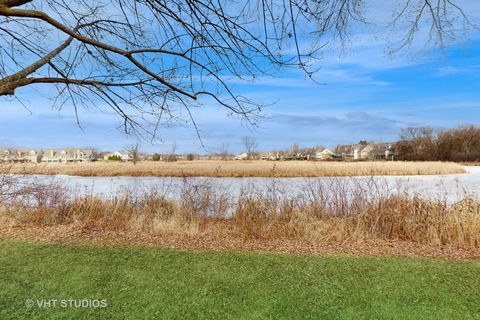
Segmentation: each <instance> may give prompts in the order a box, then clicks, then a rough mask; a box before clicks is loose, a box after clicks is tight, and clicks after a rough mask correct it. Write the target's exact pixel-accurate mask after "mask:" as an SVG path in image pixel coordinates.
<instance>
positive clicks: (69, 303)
mask: <svg viewBox="0 0 480 320" xmlns="http://www.w3.org/2000/svg"><path fill="white" fill-rule="evenodd" d="M25 306H26V307H27V308H106V307H107V306H108V303H107V300H105V299H102V300H96V299H95V300H92V299H81V300H78V299H35V300H33V299H27V300H26V301H25Z"/></svg>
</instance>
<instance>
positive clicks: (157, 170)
mask: <svg viewBox="0 0 480 320" xmlns="http://www.w3.org/2000/svg"><path fill="white" fill-rule="evenodd" d="M10 172H11V173H16V174H41V175H54V174H62V175H69V176H84V177H89V176H96V177H114V176H135V177H238V178H242V177H278V178H286V177H333V176H339V177H340V176H372V175H392V176H396V175H398V176H402V175H436V174H458V173H465V170H464V168H463V167H462V165H460V164H457V163H452V162H437V161H428V162H404V161H391V162H389V161H365V162H327V161H323V162H314V161H263V160H256V161H255V160H252V161H217V160H195V161H176V162H156V161H143V162H139V163H137V164H136V165H134V164H133V163H123V162H113V161H110V162H107V161H98V162H91V163H40V164H28V163H27V164H14V165H12V166H11V168H10Z"/></svg>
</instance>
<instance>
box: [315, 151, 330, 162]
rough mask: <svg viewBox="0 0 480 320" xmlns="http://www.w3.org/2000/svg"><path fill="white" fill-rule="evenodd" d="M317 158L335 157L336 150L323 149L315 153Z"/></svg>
mask: <svg viewBox="0 0 480 320" xmlns="http://www.w3.org/2000/svg"><path fill="white" fill-rule="evenodd" d="M315 158H316V159H317V160H328V159H333V158H335V152H333V151H332V150H330V149H323V150H322V151H320V152H317V153H316V154H315Z"/></svg>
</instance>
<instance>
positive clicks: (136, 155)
mask: <svg viewBox="0 0 480 320" xmlns="http://www.w3.org/2000/svg"><path fill="white" fill-rule="evenodd" d="M126 151H127V152H128V153H129V155H130V157H132V162H133V164H134V165H136V164H137V162H138V161H140V145H139V144H138V142H137V143H133V144H131V145H129V146H128V147H127V149H126Z"/></svg>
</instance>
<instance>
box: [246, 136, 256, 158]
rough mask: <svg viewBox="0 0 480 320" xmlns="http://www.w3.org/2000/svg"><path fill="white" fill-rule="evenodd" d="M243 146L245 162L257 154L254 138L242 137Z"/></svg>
mask: <svg viewBox="0 0 480 320" xmlns="http://www.w3.org/2000/svg"><path fill="white" fill-rule="evenodd" d="M242 142H243V146H244V147H245V152H246V153H247V160H252V159H254V158H255V155H256V153H257V147H258V143H257V140H256V139H255V138H254V137H248V136H247V137H243V138H242Z"/></svg>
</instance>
